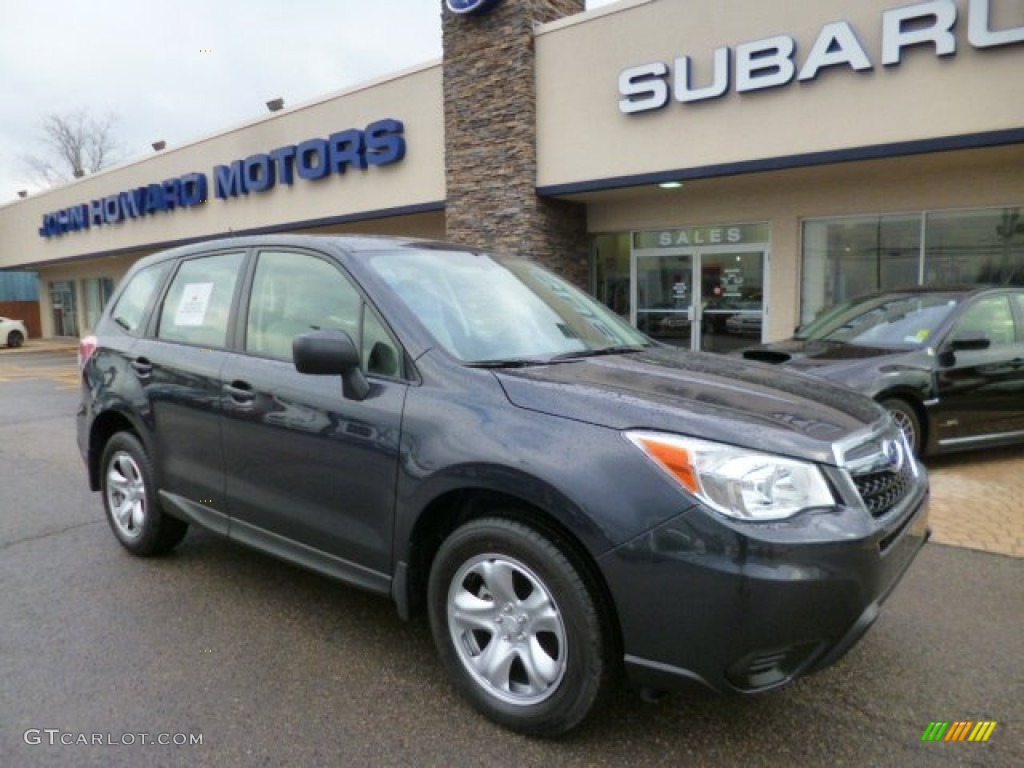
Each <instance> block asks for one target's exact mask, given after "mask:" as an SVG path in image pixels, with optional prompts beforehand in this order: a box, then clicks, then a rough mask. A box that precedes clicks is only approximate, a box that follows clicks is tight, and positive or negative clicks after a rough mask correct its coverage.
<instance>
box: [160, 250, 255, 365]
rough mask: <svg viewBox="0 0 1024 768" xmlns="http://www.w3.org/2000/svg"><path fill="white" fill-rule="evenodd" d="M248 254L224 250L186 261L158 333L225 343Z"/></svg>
mask: <svg viewBox="0 0 1024 768" xmlns="http://www.w3.org/2000/svg"><path fill="white" fill-rule="evenodd" d="M244 256H245V254H243V253H241V252H239V253H220V254H216V255H214V256H202V257H200V258H196V259H189V260H188V261H185V262H184V263H182V265H181V267H180V268H179V269H178V273H177V274H176V275H175V276H174V280H172V281H171V287H170V288H169V289H168V290H167V296H166V297H165V298H164V303H163V308H162V310H161V312H160V326H159V327H158V328H157V337H158V338H160V339H164V340H166V341H177V342H182V343H185V344H195V345H198V346H203V347H223V346H224V345H225V344H226V343H227V335H228V321H229V318H230V315H231V303H232V301H233V299H234V295H235V286H236V284H237V283H238V275H239V271H240V268H241V266H242V261H243V259H244Z"/></svg>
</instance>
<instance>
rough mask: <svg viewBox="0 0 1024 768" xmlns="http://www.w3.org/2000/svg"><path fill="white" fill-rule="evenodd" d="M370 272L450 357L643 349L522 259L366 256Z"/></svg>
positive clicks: (602, 312) (464, 254)
mask: <svg viewBox="0 0 1024 768" xmlns="http://www.w3.org/2000/svg"><path fill="white" fill-rule="evenodd" d="M369 263H370V265H371V267H372V269H373V270H374V271H375V272H376V273H377V274H378V275H379V276H380V277H381V278H383V280H384V281H385V282H386V283H387V284H388V286H389V287H390V288H391V289H392V290H393V291H394V293H395V294H396V295H397V296H398V298H399V299H400V300H401V301H402V302H403V303H404V304H405V305H406V306H407V307H408V308H409V309H410V310H411V311H412V312H413V314H415V315H416V317H417V318H418V319H419V321H420V322H421V323H423V325H424V326H425V327H426V328H427V330H428V331H430V333H431V335H433V337H434V338H435V339H436V340H437V342H438V343H439V344H440V345H441V346H442V347H444V349H445V350H446V351H447V352H448V353H449V354H451V355H452V356H453V357H455V358H457V359H459V360H461V361H463V362H466V363H487V362H508V361H524V360H528V361H546V360H550V359H552V358H555V357H575V356H585V355H589V354H601V353H606V354H607V353H609V352H613V351H629V350H633V349H640V348H643V347H647V346H650V345H651V341H650V340H649V339H648V338H647V337H646V336H644V335H643V334H642V333H640V332H639V331H637V330H636V329H634V328H632V327H631V326H629V325H628V324H626V323H625V322H623V321H622V320H621V319H620V318H619V317H618V316H616V315H615V314H614V313H612V312H611V311H610V310H609V309H607V308H606V307H604V306H603V305H602V304H599V303H598V302H597V301H595V300H594V299H592V298H590V297H589V296H587V295H586V294H585V293H583V292H582V291H580V290H579V289H577V288H575V287H574V286H572V285H571V284H569V283H567V282H566V281H564V280H562V279H561V278H560V277H557V276H556V275H554V274H552V273H551V272H548V271H547V270H545V269H543V268H542V267H539V266H537V265H536V264H534V263H532V262H530V261H527V260H523V259H510V260H499V259H496V258H492V257H490V256H488V255H485V254H480V253H475V252H470V251H455V250H433V249H409V250H402V251H388V252H382V253H378V254H374V255H373V256H372V257H371V258H370V262H369Z"/></svg>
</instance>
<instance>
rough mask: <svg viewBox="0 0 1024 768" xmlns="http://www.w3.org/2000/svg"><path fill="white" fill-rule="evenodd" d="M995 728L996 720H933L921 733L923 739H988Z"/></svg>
mask: <svg viewBox="0 0 1024 768" xmlns="http://www.w3.org/2000/svg"><path fill="white" fill-rule="evenodd" d="M995 728H996V721H995V720H979V721H977V722H975V721H973V720H954V721H953V722H950V721H948V720H946V721H939V722H936V721H932V722H930V723H928V727H927V728H925V729H924V733H922V734H921V741H988V737H989V736H991V735H992V731H994V730H995Z"/></svg>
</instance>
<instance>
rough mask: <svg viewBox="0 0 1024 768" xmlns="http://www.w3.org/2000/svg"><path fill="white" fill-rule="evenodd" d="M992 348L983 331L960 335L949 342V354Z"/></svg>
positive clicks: (990, 341)
mask: <svg viewBox="0 0 1024 768" xmlns="http://www.w3.org/2000/svg"><path fill="white" fill-rule="evenodd" d="M990 346H992V340H991V339H990V338H989V337H988V334H987V333H985V332H984V331H972V332H970V333H961V334H960V335H959V336H957V337H956V338H954V339H951V340H950V342H949V349H950V351H951V352H963V351H966V350H978V349H988V348H989V347H990Z"/></svg>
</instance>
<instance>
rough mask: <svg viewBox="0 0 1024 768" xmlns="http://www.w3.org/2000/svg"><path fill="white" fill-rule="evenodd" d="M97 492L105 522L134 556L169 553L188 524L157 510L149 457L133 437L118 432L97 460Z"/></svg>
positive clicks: (183, 533)
mask: <svg viewBox="0 0 1024 768" xmlns="http://www.w3.org/2000/svg"><path fill="white" fill-rule="evenodd" d="M100 478H101V489H100V490H101V492H102V495H103V507H104V509H105V510H106V512H107V521H108V522H109V523H110V528H111V530H112V531H113V532H114V536H116V537H117V540H118V541H119V542H121V544H122V546H124V548H125V549H127V550H128V551H129V552H131V553H132V554H135V555H142V556H145V555H159V554H161V553H163V552H167V551H168V550H170V549H173V548H174V547H175V546H176V545H177V544H178V543H179V542H180V541H181V540H182V539H183V538H185V534H186V533H187V532H188V523H185V522H183V521H181V520H178V519H177V518H174V517H171V516H169V515H167V514H165V513H164V511H163V510H162V509H160V504H159V502H157V500H156V487H155V484H154V482H153V467H152V464H151V463H150V460H149V454H147V453H146V449H145V448H143V446H142V443H140V442H139V440H138V438H136V437H135V435H133V434H131V433H129V432H118V433H117V434H116V435H114V436H113V437H112V438H110V440H109V441H108V442H107V445H106V447H105V448H104V449H103V458H102V459H101V460H100Z"/></svg>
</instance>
